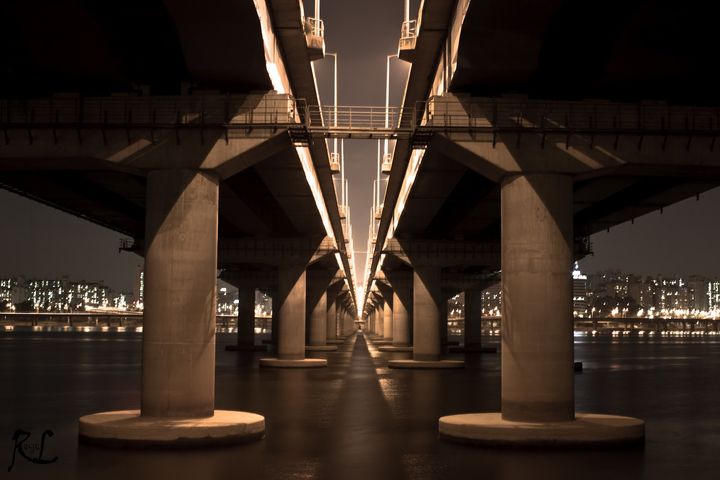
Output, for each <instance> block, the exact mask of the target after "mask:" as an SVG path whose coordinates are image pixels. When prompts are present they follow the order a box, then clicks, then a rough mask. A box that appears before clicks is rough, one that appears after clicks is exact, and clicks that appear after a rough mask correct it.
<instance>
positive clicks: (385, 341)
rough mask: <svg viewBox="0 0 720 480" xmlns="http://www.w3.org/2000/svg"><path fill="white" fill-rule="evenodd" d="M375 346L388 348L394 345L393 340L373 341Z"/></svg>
mask: <svg viewBox="0 0 720 480" xmlns="http://www.w3.org/2000/svg"><path fill="white" fill-rule="evenodd" d="M372 343H373V345H376V346H378V347H381V346H383V347H386V346H390V345H392V340H373V342H372Z"/></svg>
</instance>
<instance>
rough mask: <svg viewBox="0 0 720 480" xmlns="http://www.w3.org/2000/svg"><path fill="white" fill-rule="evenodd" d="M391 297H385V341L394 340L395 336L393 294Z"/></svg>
mask: <svg viewBox="0 0 720 480" xmlns="http://www.w3.org/2000/svg"><path fill="white" fill-rule="evenodd" d="M390 297H391V298H389V299H385V308H384V309H383V337H384V339H385V341H392V336H393V310H392V295H390Z"/></svg>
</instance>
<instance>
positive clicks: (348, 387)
mask: <svg viewBox="0 0 720 480" xmlns="http://www.w3.org/2000/svg"><path fill="white" fill-rule="evenodd" d="M141 337H142V335H141V334H138V333H79V332H73V333H71V332H65V333H63V332H53V333H51V332H19V331H15V332H5V333H0V385H1V387H0V406H1V408H0V437H1V438H2V439H3V440H2V441H3V442H4V443H5V445H6V446H7V448H5V449H1V450H0V463H2V462H4V463H3V464H2V465H0V472H2V475H6V476H7V478H17V479H33V478H40V479H42V478H82V479H116V478H118V479H119V478H127V479H144V478H152V479H157V480H164V479H185V478H188V479H190V478H194V479H206V478H207V479H215V478H228V479H230V478H237V479H242V478H247V479H254V478H277V479H312V478H321V479H345V478H348V479H355V478H357V479H370V480H379V479H385V478H387V479H433V478H454V479H464V478H477V479H494V478H498V479H525V478H528V479H534V478H548V479H558V478H563V479H564V478H569V479H595V478H603V479H613V480H615V479H626V478H627V479H636V478H646V479H662V478H668V479H682V480H686V479H695V478H703V479H705V478H707V479H718V478H720V337H698V338H653V339H648V338H646V339H639V338H634V337H633V338H627V337H618V338H612V337H577V338H576V343H575V356H576V360H578V361H582V362H583V365H584V371H583V372H582V373H578V374H577V375H576V377H575V378H576V403H577V410H578V411H588V412H597V413H614V414H620V415H629V416H635V417H640V418H643V419H645V420H646V422H647V427H646V433H647V439H646V444H645V447H644V448H634V449H621V450H608V449H602V450H598V449H594V450H561V451H557V450H498V449H488V448H477V447H469V446H464V445H458V444H453V443H448V442H445V441H442V440H439V439H438V438H437V419H438V417H440V416H442V415H447V414H453V413H463V412H480V411H497V410H499V407H500V358H499V354H482V355H474V356H472V357H468V365H467V368H465V369H464V370H458V371H429V370H425V371H402V370H389V369H388V368H387V367H386V362H387V359H388V358H390V357H388V356H387V355H388V354H379V352H377V350H376V349H375V347H374V346H373V345H372V344H370V343H369V342H366V340H365V339H364V338H363V337H362V336H360V337H358V338H357V339H353V340H352V341H350V342H347V343H346V344H345V345H344V346H341V347H340V351H339V352H337V353H330V354H325V356H326V358H328V362H329V366H328V368H327V369H315V370H294V371H292V370H262V371H261V370H259V369H258V367H257V360H258V358H259V357H260V354H239V353H237V352H226V351H225V350H224V347H225V345H226V344H228V343H232V342H233V341H234V337H233V335H231V334H219V335H218V350H217V373H216V375H217V382H216V383H217V387H216V391H217V395H216V407H217V408H221V409H228V410H246V411H251V412H257V413H260V414H262V415H265V417H266V421H267V435H266V437H265V439H263V440H261V441H259V442H256V443H252V444H246V445H240V446H234V447H222V448H211V449H203V450H185V451H153V450H112V449H106V448H100V447H91V446H85V445H78V442H77V423H76V422H77V418H78V417H80V416H81V415H84V414H88V413H92V412H99V411H106V410H115V409H128V408H139V405H140V390H139V389H140V362H141ZM495 341H497V339H496V340H495ZM394 355H395V356H394V357H392V358H403V357H401V356H400V355H402V354H394ZM318 356H323V354H319V355H318ZM18 429H22V430H24V431H27V432H29V433H30V434H31V437H30V438H29V439H28V440H27V442H28V444H29V445H30V444H36V445H37V447H38V448H39V446H40V443H41V442H40V439H41V436H42V433H43V431H45V430H52V432H53V436H46V438H45V443H44V450H43V453H42V458H44V459H51V458H53V457H57V460H56V461H55V462H54V463H50V464H34V463H31V462H29V461H27V460H26V459H24V458H21V457H20V458H16V459H15V465H14V467H13V469H12V471H10V472H8V468H7V467H8V466H9V465H10V462H11V460H12V451H13V448H12V447H13V441H12V437H13V434H14V433H15V432H16V430H18ZM16 457H17V456H16Z"/></svg>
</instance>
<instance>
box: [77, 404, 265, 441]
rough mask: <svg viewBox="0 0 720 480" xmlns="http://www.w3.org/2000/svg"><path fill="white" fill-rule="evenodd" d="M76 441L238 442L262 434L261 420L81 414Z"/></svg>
mask: <svg viewBox="0 0 720 480" xmlns="http://www.w3.org/2000/svg"><path fill="white" fill-rule="evenodd" d="M79 433H80V440H81V441H83V442H88V443H95V444H100V445H107V446H119V447H122V446H138V447H144V446H158V447H176V446H179V447H183V446H188V447H190V446H204V445H217V444H230V443H240V442H245V441H250V440H258V439H260V438H262V437H263V436H264V435H265V417H263V416H261V415H257V414H255V413H248V412H233V411H229V410H215V414H214V415H213V416H212V417H207V418H161V417H143V416H140V410H119V411H114V412H103V413H95V414H92V415H85V416H84V417H80V420H79Z"/></svg>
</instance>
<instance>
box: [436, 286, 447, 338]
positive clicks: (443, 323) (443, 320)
mask: <svg viewBox="0 0 720 480" xmlns="http://www.w3.org/2000/svg"><path fill="white" fill-rule="evenodd" d="M438 307H439V309H440V350H441V351H442V348H443V346H444V345H447V344H448V299H447V297H445V294H444V293H443V294H442V296H441V298H440V303H439V305H438Z"/></svg>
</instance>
